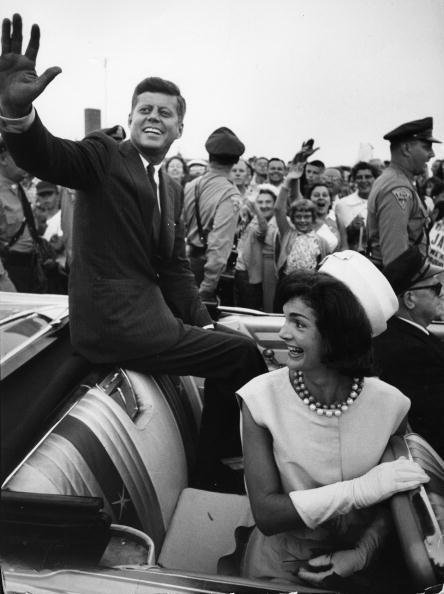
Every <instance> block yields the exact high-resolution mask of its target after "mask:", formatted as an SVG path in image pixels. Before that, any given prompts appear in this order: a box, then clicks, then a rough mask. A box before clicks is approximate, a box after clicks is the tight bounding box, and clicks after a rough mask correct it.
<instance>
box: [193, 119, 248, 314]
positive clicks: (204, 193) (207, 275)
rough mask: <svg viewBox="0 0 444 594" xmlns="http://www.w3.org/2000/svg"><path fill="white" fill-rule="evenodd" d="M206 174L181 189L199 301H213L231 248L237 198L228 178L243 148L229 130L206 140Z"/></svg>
mask: <svg viewBox="0 0 444 594" xmlns="http://www.w3.org/2000/svg"><path fill="white" fill-rule="evenodd" d="M205 148H206V149H207V151H208V153H209V168H208V171H207V172H206V173H205V174H204V175H202V176H201V177H199V178H197V179H194V180H192V181H190V182H189V183H188V184H187V185H186V186H185V203H184V220H185V227H186V237H187V244H188V256H189V258H190V263H191V269H192V270H193V273H194V275H195V277H196V282H197V285H198V287H199V294H200V297H201V299H202V300H203V301H205V302H209V303H214V302H215V301H216V288H217V284H218V281H219V278H220V276H221V274H222V272H223V271H224V268H225V266H226V263H227V260H228V256H229V255H230V252H231V249H232V247H233V241H234V234H235V231H236V225H237V219H238V214H239V207H240V203H241V196H240V194H239V190H238V189H237V188H236V186H235V185H234V184H233V183H232V182H231V181H229V179H228V177H229V175H230V171H231V168H232V166H233V165H234V164H235V163H237V162H238V160H239V157H240V156H241V155H242V154H243V153H244V151H245V146H244V144H243V143H242V142H241V141H240V140H239V138H238V137H237V136H236V134H234V132H232V131H231V130H230V129H229V128H225V127H222V128H218V129H217V130H215V131H214V132H213V133H212V134H211V135H210V136H209V138H208V140H207V142H206V143H205Z"/></svg>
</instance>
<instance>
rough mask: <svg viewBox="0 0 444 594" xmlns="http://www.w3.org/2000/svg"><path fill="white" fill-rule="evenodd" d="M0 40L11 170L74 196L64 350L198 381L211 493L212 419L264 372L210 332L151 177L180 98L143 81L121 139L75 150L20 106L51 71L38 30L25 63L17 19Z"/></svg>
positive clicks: (250, 347)
mask: <svg viewBox="0 0 444 594" xmlns="http://www.w3.org/2000/svg"><path fill="white" fill-rule="evenodd" d="M2 33H3V34H2V56H1V58H0V115H1V116H2V117H0V122H1V124H0V125H1V126H2V128H3V130H4V138H5V140H6V143H7V145H8V147H9V149H10V151H11V153H12V154H13V157H14V160H15V161H16V162H17V164H18V165H19V166H21V167H23V168H24V169H25V170H26V171H30V172H31V173H32V174H33V175H35V176H37V177H39V178H40V179H44V180H47V181H50V182H52V183H57V184H60V185H62V186H65V187H68V188H73V189H74V190H77V198H76V208H75V211H74V229H75V241H74V245H73V251H74V256H73V260H72V265H71V270H70V279H69V305H70V329H71V340H72V342H73V346H74V348H75V349H76V351H77V352H79V353H80V354H82V355H83V356H84V357H86V358H87V359H89V360H90V361H92V362H93V363H105V364H116V365H119V366H121V367H123V368H128V369H134V370H136V371H142V372H145V373H156V374H173V375H195V376H200V377H205V378H207V383H206V387H205V399H206V401H208V400H209V401H210V402H213V403H214V406H213V408H212V412H211V413H208V411H207V410H206V404H205V405H204V411H203V416H202V425H201V443H200V444H199V451H200V452H201V453H202V458H201V466H200V469H201V471H202V473H203V474H202V475H201V479H202V482H203V485H201V484H199V486H206V487H209V488H215V487H218V486H219V488H223V487H222V485H214V482H213V477H212V474H213V475H215V477H214V478H216V479H219V476H218V473H219V470H221V472H222V469H224V466H223V464H222V463H221V462H219V458H220V457H221V456H222V455H224V454H225V452H223V451H222V449H223V446H224V437H225V434H226V433H227V432H231V431H232V428H231V427H227V425H226V424H224V422H223V412H224V410H225V409H226V408H227V406H229V407H230V406H235V398H234V392H235V391H236V390H237V389H238V388H239V387H240V386H242V385H243V384H244V383H246V382H247V381H248V380H249V379H251V378H253V377H255V376H256V375H258V374H260V373H263V372H265V371H266V366H265V363H264V360H263V358H262V356H261V354H260V352H259V351H258V349H257V348H256V345H255V343H254V342H253V341H251V340H250V339H249V338H247V337H246V336H241V335H238V334H236V335H234V334H228V333H225V332H219V331H213V323H212V320H211V318H210V316H209V314H208V312H207V309H206V308H205V306H204V305H203V303H202V301H201V299H200V297H199V294H198V290H197V287H196V285H195V282H194V277H193V274H192V272H191V270H190V266H189V262H188V260H187V258H186V256H185V242H184V233H183V224H182V221H181V211H182V203H183V202H182V197H183V196H182V193H181V188H180V187H179V186H178V185H177V184H176V183H175V182H174V181H173V180H171V179H170V178H169V177H168V176H167V175H164V174H163V172H162V170H161V162H162V160H163V158H164V157H165V155H166V153H167V152H168V150H169V148H170V146H171V144H172V143H173V142H174V140H176V139H177V138H179V137H180V136H181V134H182V130H183V118H184V115H185V109H186V103H185V99H184V98H183V97H182V95H181V94H180V90H179V88H178V87H177V86H176V85H175V84H174V83H172V82H170V81H167V80H164V79H161V78H157V77H150V78H146V79H144V80H142V81H141V82H140V83H139V84H138V85H137V86H136V88H135V90H134V92H133V96H132V102H131V111H130V115H129V118H128V123H129V131H130V134H129V139H128V140H124V141H123V142H120V143H119V142H116V141H115V140H114V139H112V138H110V137H109V136H108V135H107V134H104V133H103V132H100V131H96V132H93V133H92V134H90V135H89V136H87V137H86V138H85V139H83V140H81V141H79V142H73V141H69V140H65V139H61V138H57V137H56V136H53V135H52V134H50V133H49V132H48V130H46V128H45V127H44V126H43V124H42V122H41V121H40V119H39V117H38V115H37V113H36V111H35V108H34V107H33V105H32V102H33V101H34V100H35V99H36V98H37V97H38V96H39V95H40V94H41V93H42V92H43V91H44V90H45V88H46V87H47V85H48V84H49V83H50V82H51V81H52V80H53V79H54V78H55V76H57V75H58V74H59V73H60V71H61V70H60V68H58V67H53V68H49V69H47V70H46V71H45V72H44V73H43V74H42V75H41V76H37V73H36V71H35V61H36V58H37V53H38V47H39V38H40V31H39V27H38V26H37V25H33V26H32V29H31V37H30V41H29V44H28V48H27V50H26V53H25V54H22V53H21V52H22V19H21V17H20V15H18V14H15V15H14V16H13V19H12V28H11V21H10V20H9V19H5V20H4V21H3V28H2ZM205 328H208V329H205ZM210 328H211V331H210V330H209V329H210ZM221 419H222V422H221ZM239 448H240V441H239ZM220 476H222V475H220Z"/></svg>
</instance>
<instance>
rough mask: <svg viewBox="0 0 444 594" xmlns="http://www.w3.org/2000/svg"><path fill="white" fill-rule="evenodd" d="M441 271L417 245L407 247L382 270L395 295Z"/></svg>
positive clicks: (443, 270) (442, 270) (443, 269)
mask: <svg viewBox="0 0 444 594" xmlns="http://www.w3.org/2000/svg"><path fill="white" fill-rule="evenodd" d="M443 272H444V268H440V267H439V266H435V265H434V264H431V263H430V262H429V261H428V259H427V258H426V257H425V256H424V255H423V254H421V252H420V251H419V249H418V247H417V246H412V247H409V248H408V249H407V250H406V251H405V252H403V253H402V254H401V255H400V256H398V257H397V258H395V259H394V260H393V261H392V262H390V263H389V264H387V266H386V267H385V268H384V270H383V273H384V274H385V276H386V278H387V280H388V281H389V283H390V284H391V285H392V288H393V290H394V291H395V293H396V294H397V295H401V294H402V293H404V291H407V289H410V288H412V287H414V286H415V285H417V284H421V285H422V283H423V282H424V281H427V280H429V279H431V278H433V277H435V276H437V275H439V274H441V273H443ZM437 280H438V279H437Z"/></svg>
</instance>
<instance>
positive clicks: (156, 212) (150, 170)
mask: <svg viewBox="0 0 444 594" xmlns="http://www.w3.org/2000/svg"><path fill="white" fill-rule="evenodd" d="M146 172H147V175H148V181H149V182H150V184H151V188H152V190H153V194H154V200H155V204H154V208H153V241H154V244H155V245H156V246H157V245H158V243H159V237H160V209H159V201H158V194H157V192H158V190H157V184H156V180H155V179H154V165H153V164H152V163H150V164H149V165H148V166H147V168H146Z"/></svg>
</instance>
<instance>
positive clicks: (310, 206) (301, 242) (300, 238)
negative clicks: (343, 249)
mask: <svg viewBox="0 0 444 594" xmlns="http://www.w3.org/2000/svg"><path fill="white" fill-rule="evenodd" d="M299 177H300V168H297V167H294V168H292V169H290V171H289V173H288V175H287V177H286V178H285V181H284V183H283V185H282V188H281V190H280V192H279V195H278V198H277V200H276V205H275V216H276V223H277V227H278V230H279V244H280V247H279V256H278V259H277V271H278V276H279V277H281V276H282V275H287V274H289V273H290V272H292V271H293V270H295V269H297V268H305V269H308V270H313V269H315V268H316V266H317V265H318V264H319V263H320V262H321V260H323V258H324V257H325V256H326V255H327V254H329V253H330V252H331V251H332V250H330V247H329V245H328V243H327V241H326V240H325V239H324V238H323V237H320V236H319V235H317V234H316V233H315V232H314V226H315V224H316V207H315V205H314V203H313V202H312V201H311V200H306V199H305V198H298V199H297V200H295V201H294V202H292V204H291V205H290V208H289V210H288V215H289V219H290V220H288V218H287V197H288V193H289V191H290V187H291V184H292V180H293V179H299Z"/></svg>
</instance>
